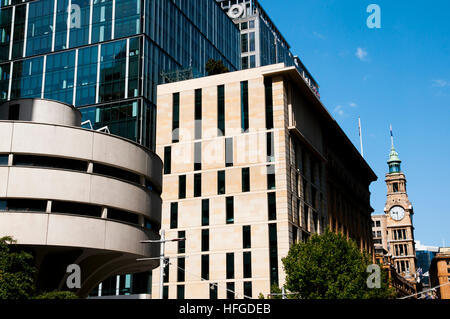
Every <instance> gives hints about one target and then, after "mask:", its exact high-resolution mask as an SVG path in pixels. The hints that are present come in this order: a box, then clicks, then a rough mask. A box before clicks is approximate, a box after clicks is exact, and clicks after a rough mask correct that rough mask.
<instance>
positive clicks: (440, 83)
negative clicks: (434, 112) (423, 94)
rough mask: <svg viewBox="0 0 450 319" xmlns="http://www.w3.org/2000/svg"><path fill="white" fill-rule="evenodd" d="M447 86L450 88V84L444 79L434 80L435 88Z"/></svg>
mask: <svg viewBox="0 0 450 319" xmlns="http://www.w3.org/2000/svg"><path fill="white" fill-rule="evenodd" d="M446 86H450V83H449V82H447V81H446V80H442V79H438V80H433V87H438V88H443V87H446Z"/></svg>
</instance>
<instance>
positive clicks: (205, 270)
mask: <svg viewBox="0 0 450 319" xmlns="http://www.w3.org/2000/svg"><path fill="white" fill-rule="evenodd" d="M201 268H202V279H204V280H209V255H202V265H201Z"/></svg>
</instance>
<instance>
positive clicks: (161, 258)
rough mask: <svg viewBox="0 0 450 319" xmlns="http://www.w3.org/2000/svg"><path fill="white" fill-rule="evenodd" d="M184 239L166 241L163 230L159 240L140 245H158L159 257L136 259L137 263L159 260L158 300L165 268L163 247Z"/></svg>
mask: <svg viewBox="0 0 450 319" xmlns="http://www.w3.org/2000/svg"><path fill="white" fill-rule="evenodd" d="M185 240H186V238H175V239H170V240H166V238H165V231H164V229H161V239H160V240H142V241H141V243H142V244H156V243H159V244H160V254H159V257H150V258H140V259H136V260H137V261H147V260H155V259H159V267H160V272H159V299H163V288H164V270H165V268H166V266H167V264H166V256H165V248H166V247H165V246H166V243H167V242H178V241H185Z"/></svg>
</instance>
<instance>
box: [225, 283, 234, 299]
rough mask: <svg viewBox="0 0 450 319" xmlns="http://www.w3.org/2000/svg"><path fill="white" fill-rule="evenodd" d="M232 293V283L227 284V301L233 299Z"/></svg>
mask: <svg viewBox="0 0 450 319" xmlns="http://www.w3.org/2000/svg"><path fill="white" fill-rule="evenodd" d="M234 291H235V285H234V282H227V299H235V296H234Z"/></svg>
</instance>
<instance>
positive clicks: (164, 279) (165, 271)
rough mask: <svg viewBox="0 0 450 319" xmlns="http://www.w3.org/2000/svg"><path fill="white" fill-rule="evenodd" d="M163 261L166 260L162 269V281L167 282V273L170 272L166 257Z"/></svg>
mask: <svg viewBox="0 0 450 319" xmlns="http://www.w3.org/2000/svg"><path fill="white" fill-rule="evenodd" d="M165 262H166V267H164V271H163V282H164V283H168V282H169V279H170V278H169V274H170V271H169V265H170V264H169V259H168V258H166V259H165Z"/></svg>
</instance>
